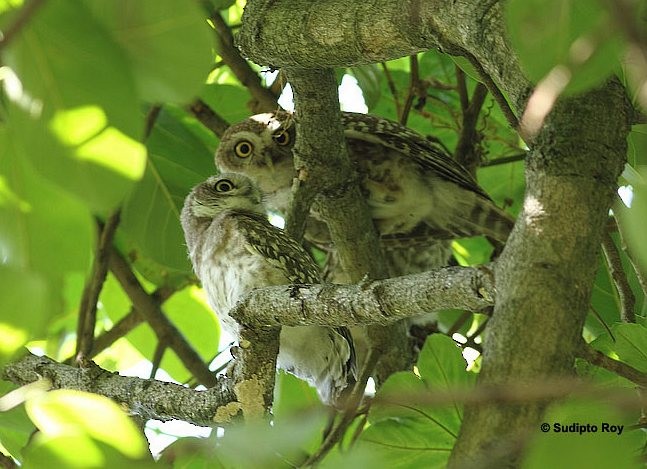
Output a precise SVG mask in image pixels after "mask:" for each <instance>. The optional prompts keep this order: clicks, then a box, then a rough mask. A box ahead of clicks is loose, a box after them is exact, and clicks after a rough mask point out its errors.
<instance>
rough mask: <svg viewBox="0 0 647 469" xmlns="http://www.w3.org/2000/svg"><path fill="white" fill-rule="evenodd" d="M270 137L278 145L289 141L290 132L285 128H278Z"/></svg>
mask: <svg viewBox="0 0 647 469" xmlns="http://www.w3.org/2000/svg"><path fill="white" fill-rule="evenodd" d="M272 138H273V139H274V141H275V142H276V143H278V144H279V145H287V144H288V143H290V134H289V133H288V131H287V130H279V131H278V132H277V133H275V134H274V135H272Z"/></svg>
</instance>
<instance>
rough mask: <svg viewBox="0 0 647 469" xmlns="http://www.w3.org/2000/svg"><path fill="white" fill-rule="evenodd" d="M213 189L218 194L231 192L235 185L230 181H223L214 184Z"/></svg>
mask: <svg viewBox="0 0 647 469" xmlns="http://www.w3.org/2000/svg"><path fill="white" fill-rule="evenodd" d="M213 188H214V189H215V191H216V192H229V191H230V190H232V189H233V188H234V183H233V182H231V181H230V180H229V179H221V180H220V181H218V182H217V183H215V184H214V186H213Z"/></svg>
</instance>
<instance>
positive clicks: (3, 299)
mask: <svg viewBox="0 0 647 469" xmlns="http://www.w3.org/2000/svg"><path fill="white" fill-rule="evenodd" d="M0 285H2V295H0V367H2V366H3V365H4V364H5V361H6V359H7V358H9V357H10V356H12V355H13V354H14V353H16V352H17V351H18V350H19V349H21V348H22V347H23V346H24V345H25V344H26V343H27V341H29V340H31V339H33V338H35V337H38V336H39V335H40V334H42V333H43V332H44V331H45V326H46V325H47V323H48V321H49V319H50V317H51V315H52V312H53V311H56V309H55V308H53V307H52V305H51V304H50V302H51V300H52V298H53V297H52V295H51V294H50V292H49V285H48V284H47V282H46V281H45V280H44V279H43V277H42V276H40V275H38V274H36V273H32V272H28V271H22V270H20V269H16V268H13V267H10V266H7V265H1V264H0Z"/></svg>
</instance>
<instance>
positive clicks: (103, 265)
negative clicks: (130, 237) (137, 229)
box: [76, 210, 120, 365]
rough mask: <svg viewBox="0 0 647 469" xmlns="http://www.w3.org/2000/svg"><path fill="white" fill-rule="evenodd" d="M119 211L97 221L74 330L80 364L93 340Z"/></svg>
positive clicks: (86, 356) (77, 360) (88, 351)
mask: <svg viewBox="0 0 647 469" xmlns="http://www.w3.org/2000/svg"><path fill="white" fill-rule="evenodd" d="M119 218H120V212H119V210H117V211H115V212H114V213H113V214H112V215H110V217H108V219H107V220H106V223H105V225H103V224H102V223H99V227H100V235H99V240H98V243H97V249H96V253H95V256H94V261H93V263H92V275H91V277H90V279H89V280H88V282H87V283H86V285H85V287H84V289H83V295H82V297H81V306H80V308H79V319H78V324H77V330H76V340H77V342H76V362H77V363H78V364H80V365H82V364H83V363H84V362H85V360H86V359H88V358H89V356H90V354H91V351H92V343H93V341H94V328H95V325H96V319H97V301H99V295H100V294H101V289H102V288H103V283H104V282H105V280H106V276H107V275H108V260H109V257H110V247H111V246H112V239H113V237H114V235H115V231H116V230H117V225H119Z"/></svg>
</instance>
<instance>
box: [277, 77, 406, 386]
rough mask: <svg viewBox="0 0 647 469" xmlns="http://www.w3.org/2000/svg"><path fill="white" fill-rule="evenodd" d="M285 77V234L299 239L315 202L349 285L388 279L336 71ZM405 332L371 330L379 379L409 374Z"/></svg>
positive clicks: (403, 329)
mask: <svg viewBox="0 0 647 469" xmlns="http://www.w3.org/2000/svg"><path fill="white" fill-rule="evenodd" d="M286 74H287V76H288V80H289V81H290V83H291V84H292V89H293V90H294V98H295V108H296V115H295V118H296V126H297V135H298V138H297V141H296V143H295V147H294V153H295V168H296V171H297V174H298V178H297V186H296V190H295V191H293V195H294V198H293V206H292V207H291V210H290V214H289V216H288V222H287V224H286V228H287V229H288V232H290V233H291V234H292V235H293V236H294V235H296V236H299V235H300V233H302V232H303V228H302V227H303V224H304V222H303V221H301V220H302V218H301V217H303V219H305V214H307V213H308V212H307V208H308V207H309V205H308V204H307V201H308V200H315V204H316V210H317V212H318V213H320V214H321V216H322V217H323V219H324V220H325V221H326V223H327V225H328V229H329V231H330V236H331V239H332V241H333V243H334V245H335V249H336V252H337V254H338V256H339V260H340V262H341V265H342V267H343V269H344V271H345V273H346V274H347V275H348V277H349V278H350V281H351V282H358V281H360V279H362V278H364V277H365V276H368V277H369V278H372V279H380V278H384V277H386V276H387V268H386V264H385V262H384V258H383V256H382V250H381V248H380V245H379V241H378V236H377V231H376V229H375V227H374V225H373V221H372V219H371V217H370V214H369V210H368V206H367V204H366V201H365V200H364V197H363V196H362V193H361V192H360V190H359V185H358V180H357V175H356V173H355V171H354V170H353V168H352V166H351V163H350V160H349V158H348V151H347V148H346V140H345V138H344V133H343V129H342V126H341V116H340V113H339V97H338V95H337V82H336V79H335V73H334V71H333V70H332V69H322V70H319V69H315V70H305V69H286ZM314 197H317V198H316V199H314ZM304 201H305V202H304ZM297 204H298V205H297ZM295 205H296V206H298V207H299V210H296V209H295ZM407 329H408V328H407V327H406V326H405V325H404V324H398V325H392V326H391V327H390V328H389V329H388V330H387V329H383V328H381V327H379V326H371V327H370V328H369V330H368V335H369V340H370V342H371V348H372V349H373V350H375V351H376V353H380V355H381V356H382V359H381V361H380V363H379V369H378V376H380V377H381V378H380V379H385V378H386V376H388V375H389V374H390V373H392V372H394V371H397V370H402V369H407V368H408V367H409V366H410V364H411V362H412V361H413V357H412V352H410V350H411V347H410V346H409V343H408V336H407Z"/></svg>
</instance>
